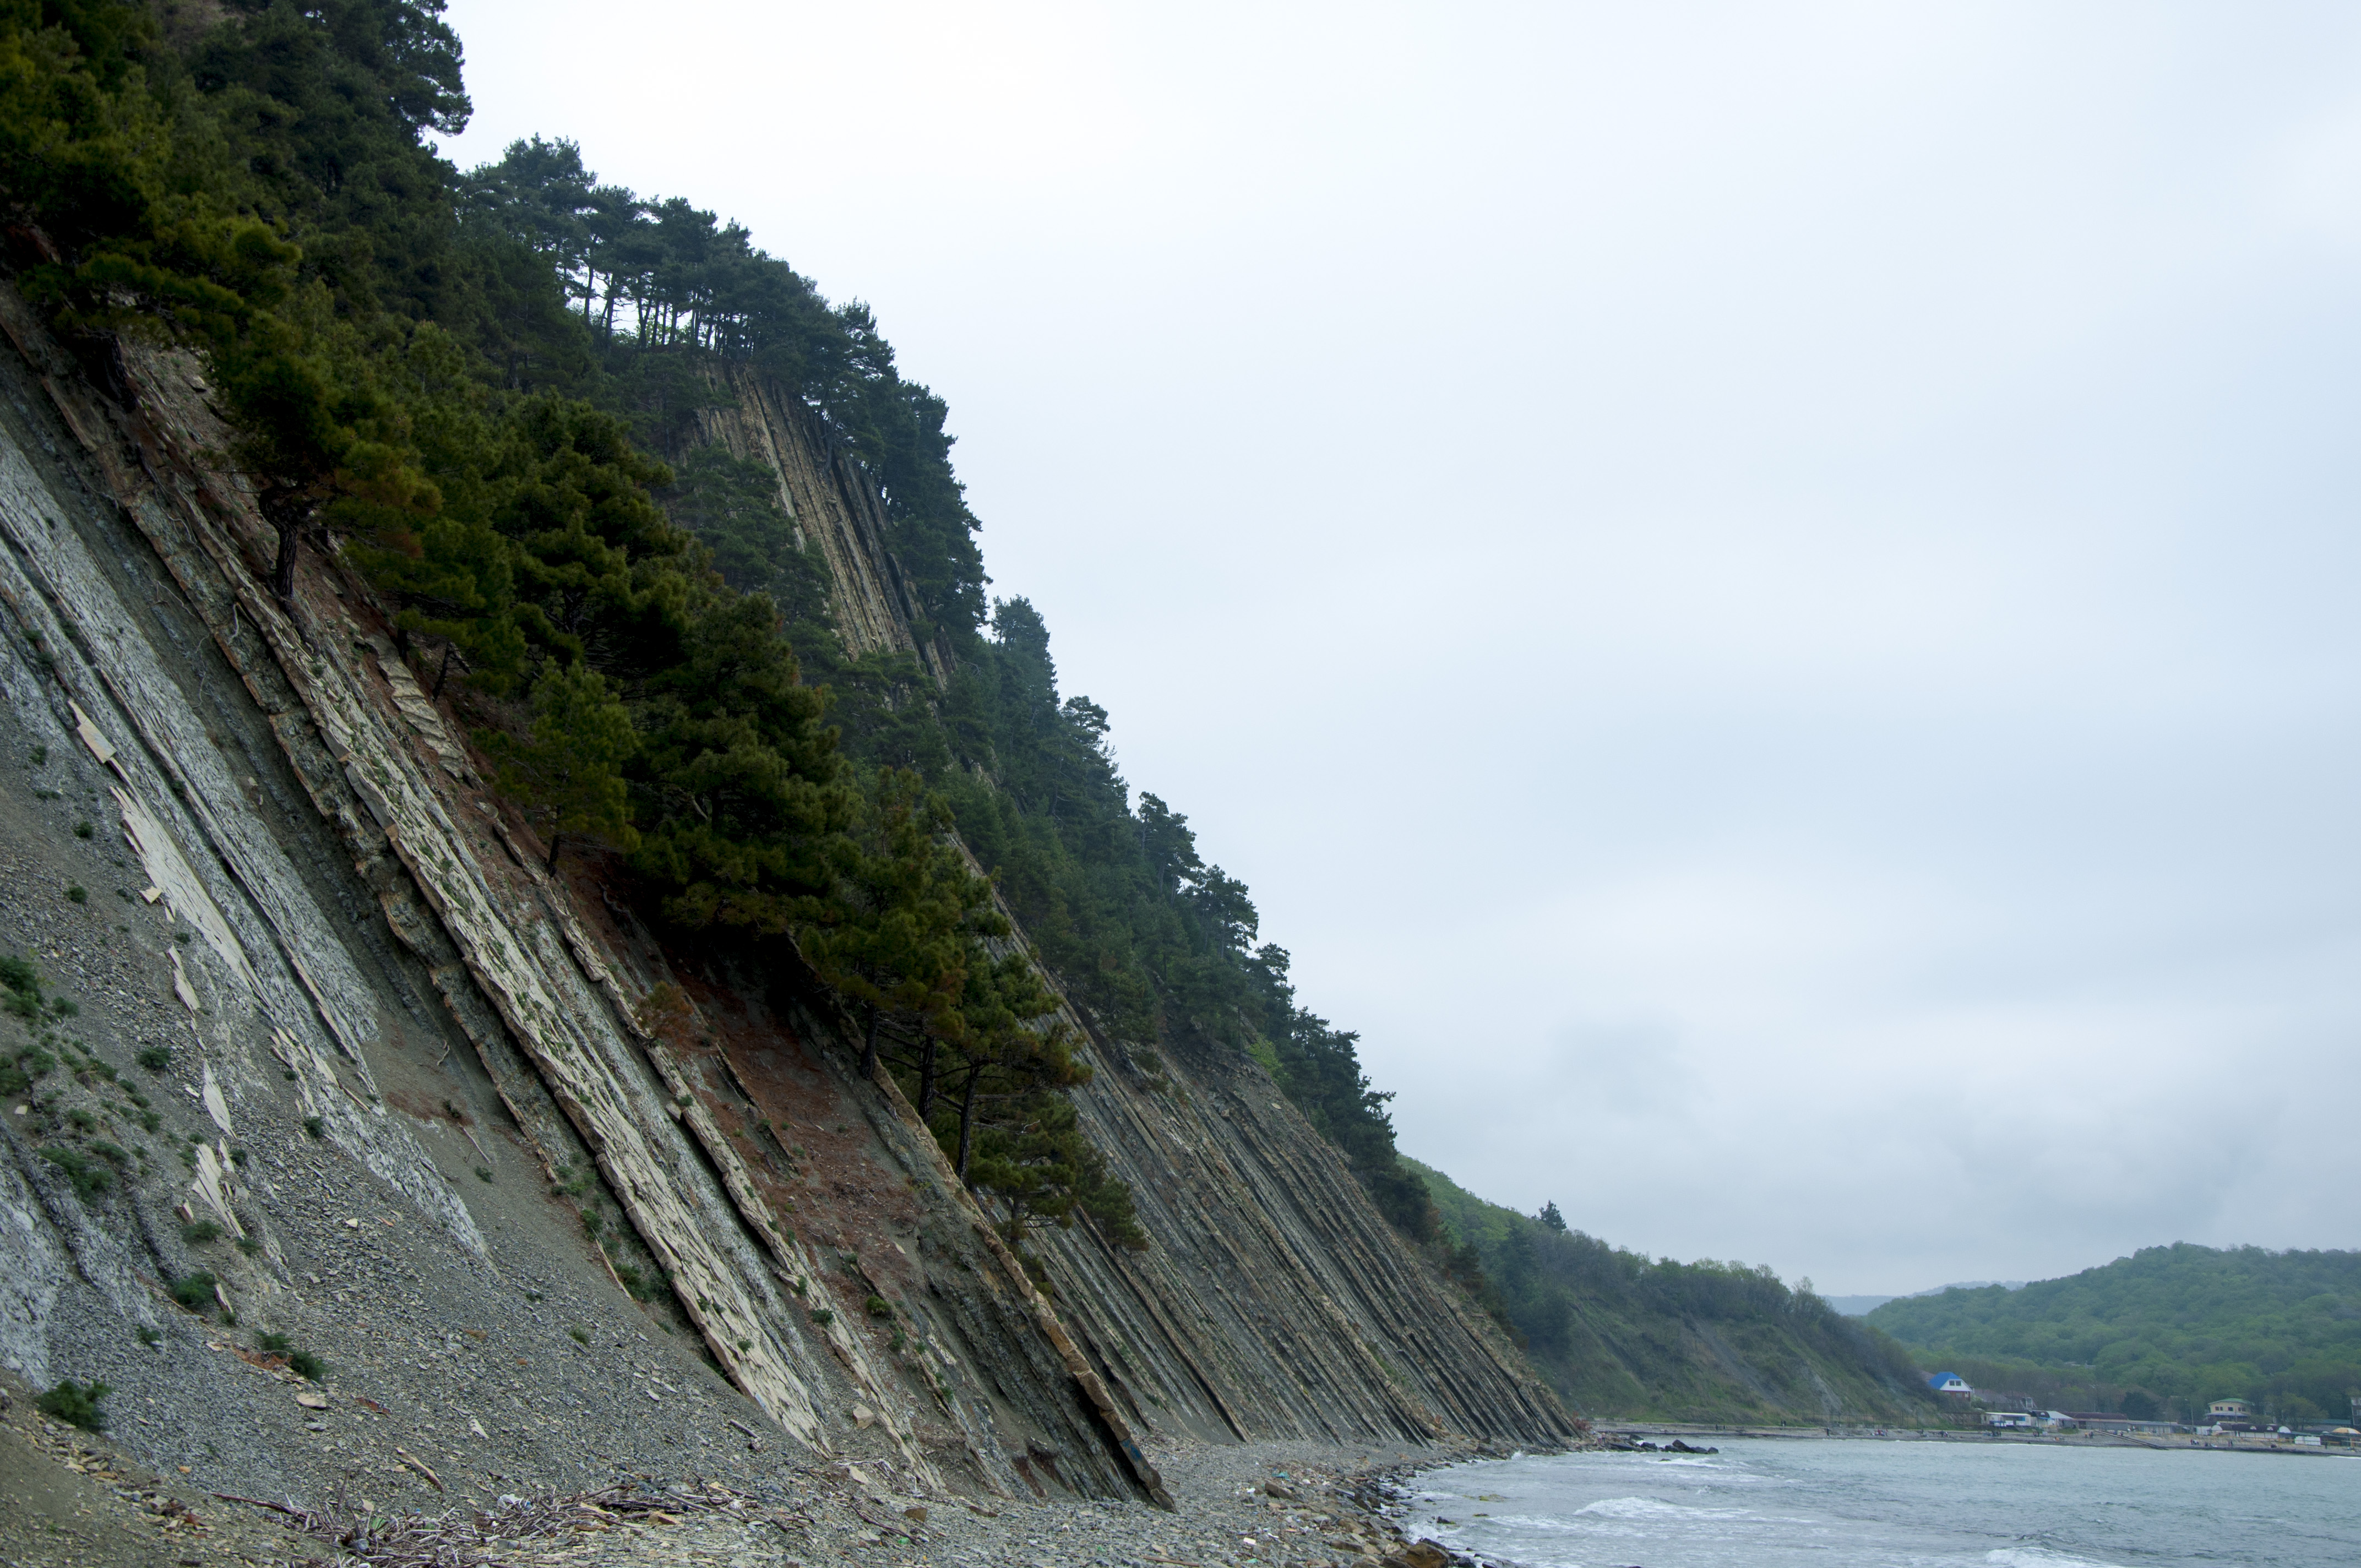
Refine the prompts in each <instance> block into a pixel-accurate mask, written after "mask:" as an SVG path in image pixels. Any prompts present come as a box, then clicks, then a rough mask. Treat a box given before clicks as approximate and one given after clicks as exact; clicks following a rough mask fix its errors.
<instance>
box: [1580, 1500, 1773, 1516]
mask: <svg viewBox="0 0 2361 1568" xmlns="http://www.w3.org/2000/svg"><path fill="white" fill-rule="evenodd" d="M1574 1513H1575V1517H1576V1519H1579V1518H1581V1517H1582V1516H1583V1515H1585V1514H1591V1515H1595V1516H1597V1517H1598V1518H1600V1519H1744V1518H1745V1517H1746V1510H1745V1509H1744V1508H1688V1507H1686V1506H1685V1505H1683V1504H1680V1503H1667V1502H1664V1501H1663V1500H1661V1499H1659V1498H1656V1497H1601V1498H1600V1499H1598V1501H1597V1502H1595V1503H1590V1504H1587V1505H1585V1506H1584V1507H1582V1508H1576V1509H1575V1510H1574Z"/></svg>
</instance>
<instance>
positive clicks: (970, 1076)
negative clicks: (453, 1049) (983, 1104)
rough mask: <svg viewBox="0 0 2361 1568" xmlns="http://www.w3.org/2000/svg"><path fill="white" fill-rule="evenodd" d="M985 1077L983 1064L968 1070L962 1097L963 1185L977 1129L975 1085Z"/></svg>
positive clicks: (961, 1167)
mask: <svg viewBox="0 0 2361 1568" xmlns="http://www.w3.org/2000/svg"><path fill="white" fill-rule="evenodd" d="M982 1077H983V1064H982V1063H981V1062H979V1063H977V1064H975V1065H974V1066H972V1067H970V1068H969V1069H967V1088H966V1090H965V1091H963V1092H962V1093H961V1095H960V1147H959V1179H960V1180H961V1182H962V1183H964V1182H965V1181H966V1180H967V1156H968V1149H969V1148H970V1147H971V1146H972V1145H971V1140H972V1134H973V1130H974V1127H975V1085H976V1080H978V1079H980V1078H982Z"/></svg>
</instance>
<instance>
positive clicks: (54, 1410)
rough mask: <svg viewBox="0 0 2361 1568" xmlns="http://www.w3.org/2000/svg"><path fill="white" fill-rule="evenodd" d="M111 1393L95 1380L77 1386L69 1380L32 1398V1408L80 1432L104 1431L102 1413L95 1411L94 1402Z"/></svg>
mask: <svg viewBox="0 0 2361 1568" xmlns="http://www.w3.org/2000/svg"><path fill="white" fill-rule="evenodd" d="M113 1392H114V1390H113V1389H111V1388H109V1387H107V1386H106V1385H105V1384H104V1383H101V1382H100V1381H99V1380H98V1379H97V1378H95V1377H93V1378H92V1379H91V1380H90V1381H89V1382H87V1383H77V1382H75V1381H74V1380H73V1379H72V1378H71V1377H69V1378H67V1379H66V1380H65V1381H64V1382H62V1383H60V1384H59V1385H58V1386H57V1387H54V1388H52V1389H50V1390H49V1392H48V1393H46V1394H44V1395H42V1396H41V1397H40V1398H38V1399H35V1400H34V1401H33V1408H34V1409H37V1410H38V1411H40V1412H41V1414H43V1415H45V1416H48V1417H49V1418H50V1419H51V1420H60V1421H64V1422H65V1423H66V1424H67V1425H69V1426H77V1427H80V1428H82V1430H83V1431H105V1430H106V1412H105V1411H104V1410H102V1409H99V1408H98V1402H99V1401H100V1400H101V1399H104V1398H106V1397H107V1395H109V1394H110V1393H113Z"/></svg>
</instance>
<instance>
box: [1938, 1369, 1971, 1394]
mask: <svg viewBox="0 0 2361 1568" xmlns="http://www.w3.org/2000/svg"><path fill="white" fill-rule="evenodd" d="M1927 1387H1929V1388H1932V1389H1933V1390H1935V1392H1936V1393H1938V1394H1958V1395H1960V1396H1961V1397H1962V1398H1968V1397H1972V1396H1973V1395H1974V1393H1975V1390H1974V1389H1973V1388H1971V1387H1968V1380H1967V1379H1966V1378H1964V1377H1962V1376H1960V1375H1959V1374H1958V1373H1956V1372H1938V1373H1937V1374H1935V1376H1932V1377H1929V1378H1927Z"/></svg>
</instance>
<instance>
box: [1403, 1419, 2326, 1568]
mask: <svg viewBox="0 0 2361 1568" xmlns="http://www.w3.org/2000/svg"><path fill="white" fill-rule="evenodd" d="M1711 1441H1712V1442H1715V1443H1716V1444H1717V1445H1718V1446H1719V1448H1720V1451H1721V1452H1720V1453H1716V1454H1707V1455H1688V1454H1675V1455H1663V1454H1653V1453H1569V1454H1559V1455H1554V1456H1552V1457H1549V1458H1540V1459H1510V1460H1505V1461H1499V1462H1485V1463H1478V1464H1460V1465H1454V1466H1452V1467H1450V1468H1449V1469H1444V1470H1436V1471H1429V1472H1427V1473H1426V1474H1424V1475H1422V1476H1420V1477H1419V1479H1418V1482H1417V1487H1418V1491H1417V1497H1418V1502H1417V1504H1416V1507H1417V1508H1420V1509H1422V1510H1423V1514H1422V1517H1421V1518H1418V1519H1413V1520H1412V1521H1411V1533H1412V1534H1414V1535H1415V1534H1431V1535H1433V1537H1434V1539H1436V1540H1437V1541H1442V1542H1443V1543H1444V1544H1445V1545H1447V1546H1449V1547H1452V1548H1453V1549H1454V1550H1455V1551H1459V1552H1466V1553H1468V1554H1471V1555H1475V1556H1480V1557H1484V1558H1488V1559H1491V1560H1493V1561H1495V1562H1499V1563H1520V1564H1529V1565H1532V1568H1633V1565H1636V1568H1725V1565H1738V1564H1743V1565H1744V1568H1783V1565H1785V1564H1791V1563H1792V1564H1798V1565H1801V1564H1810V1565H1812V1568H1921V1565H1923V1568H1956V1565H1964V1564H1978V1565H1995V1568H2145V1565H2147V1564H2151V1563H2238V1564H2242V1565H2249V1568H2277V1565H2279V1564H2289V1565H2293V1564H2299V1563H2300V1564H2302V1565H2303V1568H2328V1565H2331V1564H2352V1565H2361V1459H2353V1458H2347V1457H2344V1456H2336V1457H2330V1456H2326V1455H2316V1456H2315V1455H2292V1454H2274V1453H2228V1452H2224V1451H2220V1450H2199V1449H2181V1450H2179V1451H2175V1450H2170V1449H2162V1450H2158V1449H2145V1448H2112V1447H2092V1448H2080V1449H2078V1448H2074V1447H2071V1446H2070V1445H2067V1444H2060V1443H2028V1442H2005V1441H2004V1442H1972V1441H1971V1442H1926V1441H1912V1442H1877V1441H1874V1440H1861V1441H1846V1440H1841V1439H1839V1440H1826V1439H1779V1438H1771V1439H1744V1438H1717V1439H1713V1440H1711Z"/></svg>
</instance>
